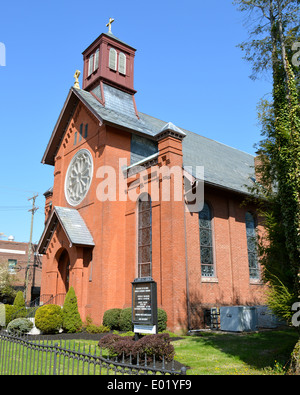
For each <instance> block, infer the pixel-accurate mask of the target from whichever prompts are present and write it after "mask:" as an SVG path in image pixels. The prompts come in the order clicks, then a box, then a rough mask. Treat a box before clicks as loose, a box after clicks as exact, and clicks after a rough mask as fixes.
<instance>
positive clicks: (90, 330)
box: [85, 324, 110, 333]
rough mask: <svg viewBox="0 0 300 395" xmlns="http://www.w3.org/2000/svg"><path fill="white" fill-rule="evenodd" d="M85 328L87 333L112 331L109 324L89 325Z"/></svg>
mask: <svg viewBox="0 0 300 395" xmlns="http://www.w3.org/2000/svg"><path fill="white" fill-rule="evenodd" d="M85 330H86V332H87V333H106V332H109V331H110V329H109V327H108V326H104V325H99V326H97V325H94V324H90V325H87V326H86V328H85Z"/></svg>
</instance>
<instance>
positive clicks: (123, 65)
mask: <svg viewBox="0 0 300 395" xmlns="http://www.w3.org/2000/svg"><path fill="white" fill-rule="evenodd" d="M119 73H120V74H124V75H125V74H126V55H125V54H124V53H123V52H120V54H119Z"/></svg>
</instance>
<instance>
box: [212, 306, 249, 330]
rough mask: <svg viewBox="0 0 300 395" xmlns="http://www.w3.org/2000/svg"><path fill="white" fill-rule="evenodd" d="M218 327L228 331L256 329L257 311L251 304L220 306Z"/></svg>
mask: <svg viewBox="0 0 300 395" xmlns="http://www.w3.org/2000/svg"><path fill="white" fill-rule="evenodd" d="M220 328H221V330H222V331H228V332H251V331H256V330H257V312H256V308H255V307H253V306H223V307H220Z"/></svg>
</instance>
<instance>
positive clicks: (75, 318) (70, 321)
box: [62, 287, 82, 333]
mask: <svg viewBox="0 0 300 395" xmlns="http://www.w3.org/2000/svg"><path fill="white" fill-rule="evenodd" d="M62 314H63V323H62V327H63V329H64V330H65V331H66V332H68V333H74V332H78V331H79V330H80V329H81V327H82V321H81V318H80V314H79V312H78V306H77V297H76V295H75V291H74V288H73V287H71V288H70V289H69V291H68V292H67V295H66V298H65V302H64V305H63V311H62Z"/></svg>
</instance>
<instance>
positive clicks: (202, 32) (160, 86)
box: [0, 0, 271, 242]
mask: <svg viewBox="0 0 300 395" xmlns="http://www.w3.org/2000/svg"><path fill="white" fill-rule="evenodd" d="M109 17H113V18H114V19H115V22H114V23H113V24H112V32H113V34H114V35H115V36H117V37H118V38H120V39H121V40H123V41H125V42H127V43H128V44H130V45H131V46H133V47H134V48H136V49H137V53H136V57H135V83H134V85H135V89H136V90H137V91H138V92H137V94H136V103H137V108H138V110H139V111H142V112H145V113H147V114H149V115H152V116H154V117H157V118H160V119H162V120H164V121H166V122H169V121H170V122H173V123H174V124H175V125H177V126H179V127H182V128H184V129H188V130H191V131H193V132H195V133H199V134H201V135H203V136H206V137H209V138H211V139H214V140H217V141H220V142H222V143H224V144H226V145H229V146H232V147H235V148H237V149H240V150H242V151H245V152H248V153H250V154H254V153H255V149H254V148H253V145H254V144H255V143H257V142H258V141H259V140H260V129H259V126H258V125H257V117H256V106H257V103H258V101H259V100H260V98H262V97H263V96H264V95H265V94H268V93H270V92H271V83H270V81H271V80H269V81H268V80H265V79H261V80H258V81H255V82H253V81H252V80H250V78H249V75H250V72H251V66H250V64H247V63H246V62H245V61H244V60H243V59H242V52H241V51H240V49H239V48H237V47H236V45H237V44H238V43H240V42H241V41H243V40H245V39H246V38H247V31H246V28H245V27H244V25H243V23H244V15H242V14H240V13H239V12H238V11H236V9H235V7H234V6H233V5H232V1H231V0H206V1H204V0H186V1H184V2H182V1H177V0H172V1H170V0H160V1H158V0H151V1H149V2H145V1H141V0H127V1H126V2H125V1H121V0H114V1H102V0H97V1H96V0H85V1H78V0H72V1H70V0H60V1H58V0H51V1H47V2H46V1H41V0H39V1H36V0H28V1H26V2H24V1H21V0H18V1H13V0H12V1H9V2H2V5H1V24H0V42H1V43H3V44H4V45H5V48H6V66H5V67H3V66H0V92H1V94H0V136H1V142H0V169H1V173H0V174H1V175H0V233H1V232H3V233H4V234H5V235H6V236H9V235H13V236H14V237H15V240H16V241H28V240H29V234H30V219H31V213H30V212H28V209H30V205H31V202H30V201H28V198H30V197H31V196H33V194H36V193H38V194H39V196H38V198H37V200H36V204H37V206H38V207H39V210H38V211H37V212H36V214H35V218H34V231H33V241H34V242H38V240H39V238H40V236H41V233H42V231H43V227H44V196H43V193H44V192H45V191H46V190H47V189H48V188H49V187H50V186H51V185H52V183H53V167H51V166H48V165H42V164H41V158H42V156H43V153H44V151H45V148H46V146H47V143H48V140H49V138H50V136H51V133H52V130H53V128H54V125H55V123H56V120H57V118H58V116H59V113H60V111H61V108H62V106H63V103H64V101H65V99H66V97H67V94H68V91H69V89H70V87H71V86H72V85H73V83H74V79H73V75H74V72H75V70H76V69H79V70H81V71H82V69H83V62H82V51H83V50H84V49H85V48H86V47H88V45H89V44H90V43H91V42H92V41H93V40H94V39H95V38H97V37H98V36H99V35H100V34H101V33H103V32H106V31H107V27H106V23H107V22H108V19H109ZM80 82H81V79H80Z"/></svg>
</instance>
